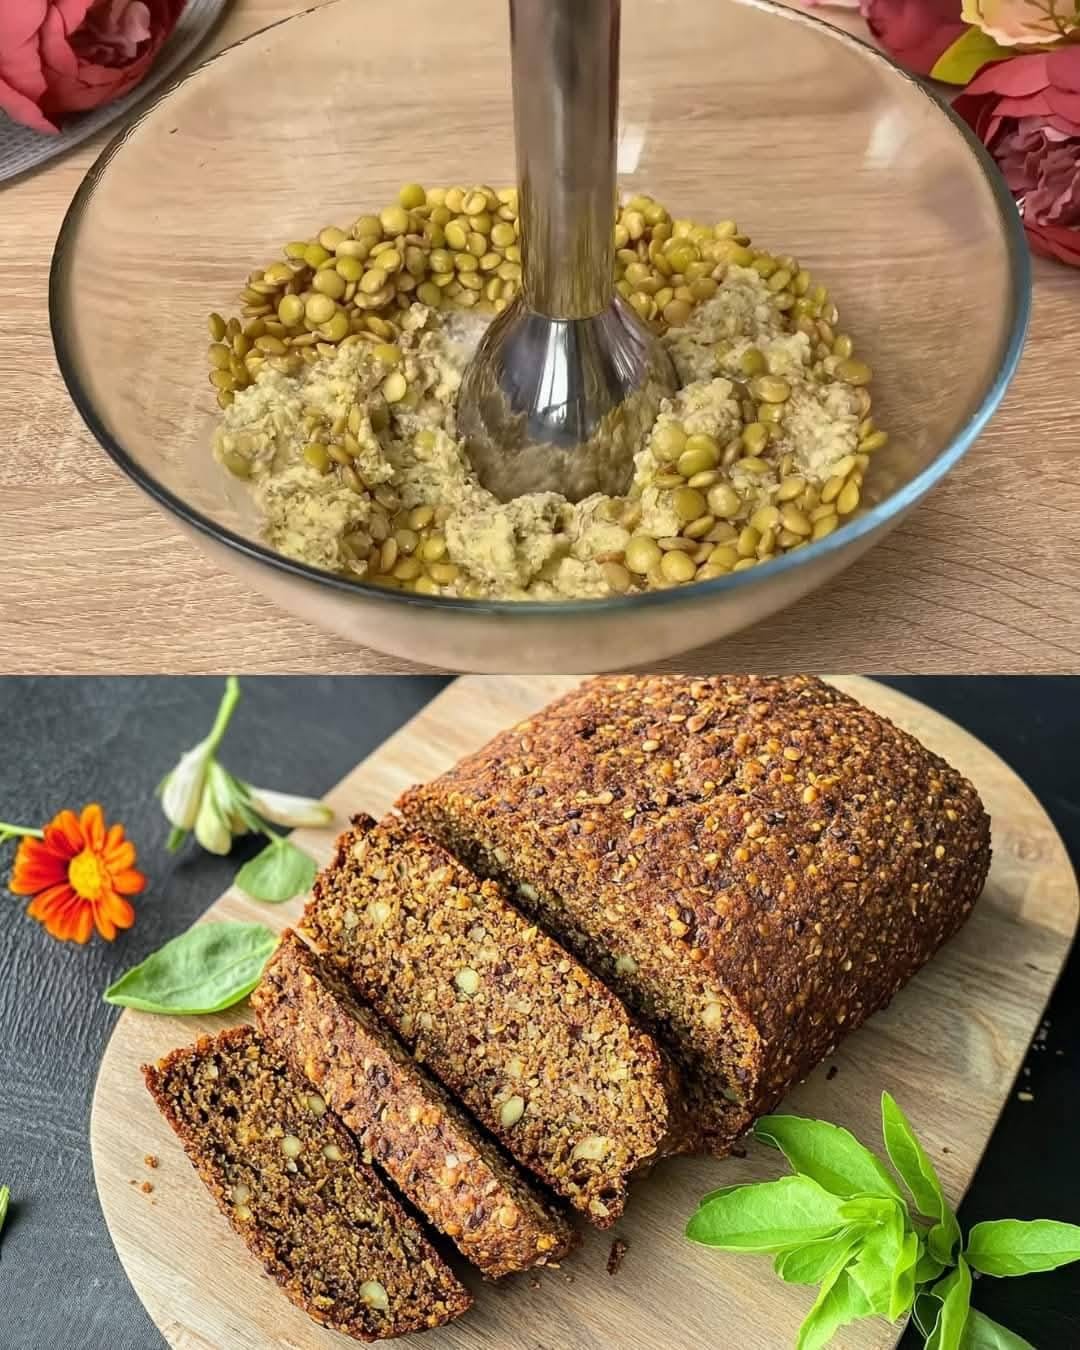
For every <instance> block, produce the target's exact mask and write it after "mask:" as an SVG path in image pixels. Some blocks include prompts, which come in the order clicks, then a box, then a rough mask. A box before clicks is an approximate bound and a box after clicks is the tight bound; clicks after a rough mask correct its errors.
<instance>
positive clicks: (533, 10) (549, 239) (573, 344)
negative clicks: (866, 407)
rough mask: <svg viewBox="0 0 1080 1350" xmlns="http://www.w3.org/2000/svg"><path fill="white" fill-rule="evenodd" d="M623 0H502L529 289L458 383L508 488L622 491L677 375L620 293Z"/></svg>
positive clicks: (486, 480)
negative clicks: (616, 279)
mask: <svg viewBox="0 0 1080 1350" xmlns="http://www.w3.org/2000/svg"><path fill="white" fill-rule="evenodd" d="M619 20H620V0H510V29H511V65H512V75H513V87H514V128H515V138H516V144H517V161H518V193H519V218H520V220H521V250H522V268H523V276H522V291H521V295H520V296H519V297H518V298H517V299H516V300H515V301H514V302H513V304H511V305H510V307H509V308H508V309H506V310H505V311H504V312H503V313H502V314H501V315H500V316H499V317H498V318H497V319H496V320H495V322H494V323H493V324H492V325H491V327H490V328H489V329H488V330H487V332H486V333H485V335H484V337H483V339H482V341H481V343H480V346H479V348H478V349H477V352H476V355H475V356H474V358H473V361H472V363H471V364H470V366H469V368H468V370H467V371H466V373H465V377H464V380H463V382H462V387H461V392H460V396H459V399H458V429H459V431H460V433H461V435H462V436H463V438H464V440H465V443H466V446H467V448H468V452H469V456H470V459H471V461H472V464H473V467H474V469H475V470H476V473H477V475H478V477H479V478H480V481H481V482H482V483H483V484H484V485H485V487H487V488H488V489H489V490H490V491H491V492H493V493H494V494H495V495H496V496H497V497H499V498H500V499H501V500H503V501H507V500H509V499H510V498H512V497H517V496H520V495H522V494H523V493H526V492H541V491H547V492H559V493H561V494H562V495H563V496H565V497H567V498H569V499H570V500H571V501H579V500H581V499H582V498H583V497H587V496H589V495H590V494H591V493H594V492H604V493H608V494H612V495H617V494H620V493H623V492H625V491H626V490H627V489H628V487H629V485H630V481H631V478H632V475H633V454H634V450H635V448H636V447H637V446H638V445H639V444H640V443H641V440H642V438H643V436H644V435H645V433H646V431H647V430H648V427H649V426H650V425H651V423H652V421H653V420H654V419H655V416H656V413H657V410H658V408H659V404H660V400H661V399H662V398H664V397H665V396H667V395H669V394H670V393H671V392H672V391H673V390H674V388H675V373H674V370H673V368H672V365H671V361H670V359H669V358H668V356H667V354H666V352H665V351H664V350H663V348H661V347H660V345H659V343H658V342H657V340H656V338H655V337H654V336H653V335H652V334H651V333H650V332H649V331H648V330H647V329H646V328H645V326H644V325H643V324H642V322H641V321H640V319H639V318H638V316H637V315H636V313H635V312H634V311H633V310H632V309H631V308H630V307H629V306H628V305H626V304H625V303H624V302H623V301H622V299H621V297H619V296H617V295H616V294H615V290H614V285H613V281H612V271H613V249H614V244H613V237H612V236H613V224H614V212H615V173H616V159H615V154H616V122H617V110H618V85H619Z"/></svg>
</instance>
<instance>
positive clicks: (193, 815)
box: [158, 675, 334, 904]
mask: <svg viewBox="0 0 1080 1350" xmlns="http://www.w3.org/2000/svg"><path fill="white" fill-rule="evenodd" d="M239 701H240V685H239V682H238V680H237V679H236V677H235V676H234V675H230V676H229V677H228V679H227V680H226V681H225V692H224V694H223V695H222V698H221V703H220V705H219V707H218V710H217V716H216V717H215V718H214V725H213V726H212V727H211V729H210V732H209V734H208V735H207V736H206V737H205V738H204V739H203V740H201V741H200V742H199V744H198V745H196V746H193V747H192V749H190V750H188V751H187V752H186V753H185V754H183V755H182V756H181V757H180V760H179V762H178V763H177V764H176V766H175V768H173V769H172V770H171V771H170V772H169V773H168V774H166V775H165V777H164V779H162V781H161V783H160V785H159V787H158V794H159V795H160V797H161V805H162V809H163V810H164V812H165V815H166V818H167V819H168V821H169V823H170V824H171V825H172V827H173V828H172V832H171V833H170V835H169V850H170V852H175V851H176V850H177V849H178V848H179V847H180V846H181V845H182V844H183V842H184V840H185V839H186V838H187V837H188V835H189V834H190V833H191V832H192V831H194V834H195V838H196V839H197V840H198V841H199V843H200V844H201V845H202V846H203V848H205V849H208V850H209V851H210V852H211V853H218V854H226V853H228V852H229V850H230V849H231V848H232V844H233V840H234V838H237V837H238V836H240V835H244V834H261V835H264V836H265V837H266V838H267V839H268V840H269V843H268V844H267V846H266V848H264V849H263V851H262V852H261V853H259V854H257V855H256V856H255V857H254V858H252V859H251V860H250V861H249V862H247V863H245V864H244V866H243V867H241V869H240V871H239V872H238V873H237V876H236V884H237V886H239V887H240V889H241V890H242V891H244V892H245V893H246V894H247V895H250V896H251V897H252V899H255V900H265V901H267V902H268V903H270V904H281V903H282V901H285V900H291V899H292V897H293V896H294V895H302V894H303V893H304V892H305V891H307V890H310V888H311V884H312V882H313V881H314V880H315V872H316V867H315V863H314V862H313V860H312V859H311V858H310V857H309V856H308V855H307V854H306V853H304V852H303V850H302V849H299V848H297V847H296V845H295V844H292V843H290V842H289V840H288V839H285V838H284V837H282V836H281V835H279V834H276V833H275V832H274V831H273V830H272V829H271V828H270V824H269V823H268V822H273V823H274V824H276V825H285V826H288V827H290V828H295V827H297V826H301V825H315V826H325V825H329V824H330V823H331V822H332V820H333V818H334V814H333V811H332V810H331V809H330V807H328V806H326V805H324V804H323V803H322V802H320V801H316V800H314V799H313V798H311V797H297V796H294V795H292V794H291V793H286V792H271V791H270V790H269V789H268V788H259V787H254V786H253V785H252V784H251V783H245V782H244V781H243V779H241V778H237V777H236V776H235V775H234V774H231V773H230V772H229V771H228V769H226V768H225V767H224V765H222V764H220V763H219V762H218V759H217V751H218V748H219V746H220V745H221V742H222V739H223V737H224V735H225V732H226V730H227V729H228V726H229V723H230V722H231V720H232V716H233V713H234V712H235V711H236V705H237V703H238V702H239Z"/></svg>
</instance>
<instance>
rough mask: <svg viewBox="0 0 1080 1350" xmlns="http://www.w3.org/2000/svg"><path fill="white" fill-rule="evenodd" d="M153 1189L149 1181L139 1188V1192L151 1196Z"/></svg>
mask: <svg viewBox="0 0 1080 1350" xmlns="http://www.w3.org/2000/svg"><path fill="white" fill-rule="evenodd" d="M153 1189H154V1188H153V1186H151V1185H150V1183H149V1182H148V1181H144V1182H143V1184H142V1185H141V1186H140V1187H139V1190H140V1191H142V1193H143V1195H149V1194H150V1192H151V1191H152V1190H153Z"/></svg>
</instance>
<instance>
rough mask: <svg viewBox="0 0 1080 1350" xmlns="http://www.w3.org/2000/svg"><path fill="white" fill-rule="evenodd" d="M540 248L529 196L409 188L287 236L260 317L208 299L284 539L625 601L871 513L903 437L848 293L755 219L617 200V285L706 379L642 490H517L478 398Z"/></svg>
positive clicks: (224, 456) (658, 446)
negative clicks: (706, 218) (473, 409)
mask: <svg viewBox="0 0 1080 1350" xmlns="http://www.w3.org/2000/svg"><path fill="white" fill-rule="evenodd" d="M518 240H519V224H518V216H517V195H516V193H515V192H514V190H513V189H504V190H501V191H495V190H494V189H492V188H489V187H484V186H480V187H474V188H463V187H451V188H432V189H424V188H422V187H421V186H420V185H419V184H415V183H411V184H407V185H406V186H405V187H403V188H402V189H401V191H400V193H399V196H398V201H397V202H396V203H393V204H391V205H389V206H388V207H386V208H385V209H384V210H382V211H380V212H379V213H378V214H375V215H366V216H361V217H360V218H359V219H358V220H356V221H355V222H354V224H353V225H352V226H351V228H350V229H348V230H345V229H339V228H337V227H335V226H327V227H326V228H324V229H322V230H320V231H319V232H318V234H317V235H316V236H315V237H314V238H313V239H308V240H296V241H293V242H291V243H288V244H286V245H285V247H284V249H283V259H284V260H283V261H282V260H278V261H276V262H273V263H271V264H269V265H268V266H267V267H265V268H263V269H261V270H259V271H255V272H252V273H251V274H250V275H249V276H248V278H247V284H246V285H245V287H244V288H243V289H242V291H241V292H240V300H241V305H242V308H241V313H240V315H239V316H234V317H231V318H229V319H227V320H226V319H225V318H224V317H223V316H221V315H220V314H216V313H215V314H212V315H211V316H210V319H209V333H210V337H211V339H212V341H211V344H210V347H209V352H208V359H209V364H210V382H211V384H212V385H213V387H214V388H215V390H216V391H217V397H218V402H219V404H220V405H221V407H222V409H223V413H222V418H221V424H220V426H219V427H218V429H217V432H216V435H215V453H216V455H217V458H218V459H219V461H220V462H221V463H222V465H223V466H224V468H225V469H226V470H227V471H228V472H229V473H230V474H232V475H233V476H235V477H236V478H239V479H242V480H245V481H246V482H247V483H248V484H249V487H250V490H251V492H252V493H253V494H254V497H255V500H256V502H257V504H258V506H259V508H260V510H261V512H262V515H263V519H264V522H265V534H266V538H267V542H268V543H269V544H270V545H271V546H272V547H273V548H275V549H277V550H278V551H279V552H281V553H284V554H286V555H287V556H289V557H292V558H296V559H298V560H300V561H303V562H307V563H309V564H311V565H313V566H316V567H320V568H324V569H327V570H329V571H333V572H337V573H339V574H343V575H345V576H349V577H353V578H356V579H363V580H365V581H370V582H374V583H376V584H377V585H380V586H384V587H389V588H393V589H399V590H406V591H414V592H416V593H419V594H423V595H447V596H464V597H466V598H498V599H517V600H524V599H539V600H558V599H566V598H571V597H575V598H578V597H596V598H602V597H605V596H610V595H618V594H625V593H628V592H632V591H638V590H659V589H667V588H669V587H672V586H681V585H686V584H688V583H690V582H693V581H702V580H706V579H709V578H712V577H718V576H723V575H725V574H726V573H729V572H735V571H745V570H746V569H748V568H751V567H755V566H757V565H759V564H760V563H762V562H768V561H769V560H771V559H773V558H775V557H776V556H778V555H779V554H781V553H784V552H788V551H791V550H794V549H798V548H802V547H804V546H805V545H806V544H808V543H811V542H813V541H815V540H818V539H822V538H824V537H825V536H826V535H828V534H831V533H832V531H833V530H835V529H836V528H837V526H838V525H839V524H840V522H841V520H842V519H843V518H844V517H846V516H849V515H851V514H852V513H853V512H854V511H856V510H857V509H858V507H859V504H860V498H861V494H862V485H863V477H864V474H865V472H866V470H867V468H868V466H869V463H870V457H871V455H872V454H873V453H874V452H875V451H876V450H879V449H880V448H881V447H882V446H883V445H884V444H885V443H886V441H887V435H886V433H885V432H884V431H881V430H879V429H878V428H877V427H876V426H875V425H874V421H873V418H872V417H871V415H870V409H871V401H870V394H869V391H868V389H867V385H868V383H869V381H870V379H871V375H872V372H871V370H870V367H869V366H868V365H867V364H866V363H865V362H864V361H862V360H859V359H858V358H857V357H855V356H854V355H853V351H854V346H853V342H852V339H851V337H850V336H848V335H847V334H846V333H842V332H838V331H837V323H838V315H837V312H836V307H835V305H833V304H832V303H831V301H830V300H829V298H828V295H827V293H826V291H825V288H824V287H823V286H820V285H817V284H815V283H814V282H813V280H812V278H811V277H810V275H809V273H808V272H807V271H806V270H805V269H804V268H801V267H800V266H799V263H798V261H797V260H796V259H794V258H791V257H786V256H775V255H773V254H771V253H768V252H766V251H764V250H761V249H756V248H754V247H752V246H751V243H750V240H749V238H748V237H747V236H746V235H744V234H742V233H740V231H739V229H738V227H737V225H736V224H735V222H734V221H730V220H725V221H721V222H719V223H718V224H716V225H711V226H709V225H701V224H698V223H696V222H694V221H691V220H680V219H673V218H672V217H671V215H670V214H669V213H668V211H667V210H666V209H665V208H664V207H663V206H662V205H660V203H658V202H656V201H653V200H652V199H651V198H647V197H633V198H631V199H630V200H628V201H627V202H625V203H624V204H623V205H622V206H621V207H620V208H619V210H618V212H617V215H616V221H615V246H616V254H615V257H616V263H615V268H616V272H615V284H616V288H617V289H618V291H619V293H620V295H622V296H623V298H624V299H625V300H626V301H627V302H628V303H629V304H631V305H632V306H633V307H634V309H635V310H636V311H637V312H638V314H640V315H641V317H642V318H643V319H644V320H645V321H646V323H648V324H649V325H650V327H652V328H653V329H654V331H656V332H657V333H658V334H660V335H661V337H662V339H663V341H664V342H665V344H666V345H667V347H668V350H669V351H670V353H671V356H672V358H673V360H674V362H675V366H676V370H677V372H678V374H679V377H680V380H681V382H682V387H681V388H680V390H679V392H678V393H677V394H676V396H675V397H674V398H673V399H672V400H670V401H667V402H665V404H664V405H663V406H662V409H661V412H660V415H659V417H658V419H657V421H656V424H655V425H654V427H653V429H652V431H651V433H650V435H649V437H648V439H647V440H646V442H645V444H644V445H642V447H641V448H640V450H639V451H638V453H637V454H636V456H635V461H634V464H635V472H634V479H633V483H632V486H631V488H630V490H629V492H628V493H627V495H626V496H625V497H618V498H613V497H605V496H601V495H595V496H592V497H589V498H587V499H586V500H585V501H582V502H578V503H570V502H568V501H566V499H565V498H563V497H561V496H559V495H558V494H556V493H536V494H531V495H529V496H525V497H520V498H517V499H516V500H515V501H512V502H509V503H506V504H503V503H500V502H498V501H497V500H496V499H495V498H494V497H493V496H492V495H491V494H490V493H488V492H487V491H486V490H485V489H484V488H482V487H481V486H480V484H479V483H478V481H477V480H476V478H475V475H474V474H473V472H472V469H471V466H470V465H469V462H468V459H467V456H466V453H465V449H464V447H463V445H462V444H461V442H460V441H459V440H458V439H457V435H456V426H455V407H454V405H455V400H456V395H457V390H458V387H459V385H460V382H461V377H462V373H463V371H464V369H465V366H466V365H467V363H468V360H469V357H470V356H471V353H472V351H473V350H474V348H475V345H476V342H477V341H478V340H479V337H480V334H481V333H482V331H483V327H484V325H485V324H486V323H487V322H488V321H489V320H490V317H491V316H492V315H493V314H495V313H498V312H501V311H502V310H503V309H505V308H506V306H507V305H508V304H509V303H510V301H511V300H512V299H513V298H514V296H515V295H516V294H517V291H518V288H519V285H520V279H521V251H520V246H519V242H518ZM469 311H471V313H470V312H469Z"/></svg>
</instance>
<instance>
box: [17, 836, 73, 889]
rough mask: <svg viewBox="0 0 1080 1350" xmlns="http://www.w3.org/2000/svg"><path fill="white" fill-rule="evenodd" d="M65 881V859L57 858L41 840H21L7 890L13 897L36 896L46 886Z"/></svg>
mask: <svg viewBox="0 0 1080 1350" xmlns="http://www.w3.org/2000/svg"><path fill="white" fill-rule="evenodd" d="M66 879H67V859H66V858H59V857H57V855H56V854H55V853H53V852H52V850H51V849H50V848H49V847H48V845H47V844H45V842H44V841H43V840H41V839H23V840H21V841H20V843H19V847H18V851H17V852H16V854H15V863H14V865H13V867H12V869H11V880H10V881H9V882H8V890H9V891H11V893H12V894H13V895H37V893H38V891H43V890H44V889H45V888H46V887H47V886H57V885H60V884H61V883H62V882H64V881H66Z"/></svg>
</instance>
